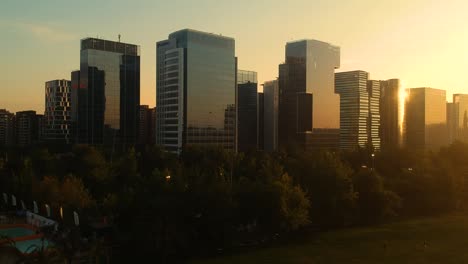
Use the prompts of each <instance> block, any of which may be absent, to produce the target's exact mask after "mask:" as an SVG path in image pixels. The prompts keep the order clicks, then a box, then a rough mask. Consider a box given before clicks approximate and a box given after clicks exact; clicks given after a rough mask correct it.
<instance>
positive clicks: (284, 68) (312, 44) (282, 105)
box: [279, 40, 340, 148]
mask: <svg viewBox="0 0 468 264" xmlns="http://www.w3.org/2000/svg"><path fill="white" fill-rule="evenodd" d="M339 66H340V48H339V47H337V46H333V45H331V44H329V43H325V42H321V41H317V40H300V41H295V42H289V43H287V44H286V61H285V63H284V64H281V65H280V66H279V90H280V92H279V144H280V145H282V146H287V145H298V146H301V147H305V148H335V147H337V145H338V140H339V128H340V98H339V95H338V94H336V93H335V90H334V73H335V69H337V68H338V67H339Z"/></svg>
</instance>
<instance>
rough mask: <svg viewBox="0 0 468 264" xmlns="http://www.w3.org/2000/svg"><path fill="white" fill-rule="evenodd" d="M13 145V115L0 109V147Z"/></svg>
mask: <svg viewBox="0 0 468 264" xmlns="http://www.w3.org/2000/svg"><path fill="white" fill-rule="evenodd" d="M13 145H15V114H13V113H10V112H8V111H7V110H6V109H0V146H13Z"/></svg>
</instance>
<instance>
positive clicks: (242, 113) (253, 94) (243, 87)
mask: <svg viewBox="0 0 468 264" xmlns="http://www.w3.org/2000/svg"><path fill="white" fill-rule="evenodd" d="M257 86H258V81H257V73H256V72H253V71H244V70H238V71H237V150H238V151H241V152H246V151H249V150H256V149H257V147H258V145H257V143H258V142H257V139H258V135H257V131H258V122H257V120H258V105H257V104H258V98H257V95H258V87H257Z"/></svg>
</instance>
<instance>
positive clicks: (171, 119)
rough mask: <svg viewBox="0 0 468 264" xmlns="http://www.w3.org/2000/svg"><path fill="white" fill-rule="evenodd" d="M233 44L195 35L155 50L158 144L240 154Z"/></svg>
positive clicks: (187, 33)
mask: <svg viewBox="0 0 468 264" xmlns="http://www.w3.org/2000/svg"><path fill="white" fill-rule="evenodd" d="M234 49H235V43H234V39H232V38H228V37H224V36H221V35H215V34H210V33H205V32H200V31H195V30H190V29H185V30H181V31H177V32H174V33H172V34H170V35H169V39H168V40H164V41H160V42H158V43H157V44H156V53H157V62H156V65H157V67H156V75H157V87H156V101H157V102H156V103H157V128H156V133H157V136H156V138H157V143H158V144H160V145H163V146H165V148H166V149H167V150H169V151H172V152H179V151H180V150H181V148H182V147H183V146H185V145H218V146H222V147H224V148H225V149H231V150H235V147H236V143H235V139H236V135H235V132H236V108H235V102H236V94H235V93H236V73H237V69H236V61H235V53H234Z"/></svg>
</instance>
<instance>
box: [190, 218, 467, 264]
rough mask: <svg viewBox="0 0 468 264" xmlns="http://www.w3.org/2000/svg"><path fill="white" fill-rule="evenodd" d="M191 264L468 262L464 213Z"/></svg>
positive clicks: (338, 233) (341, 232) (321, 236)
mask: <svg viewBox="0 0 468 264" xmlns="http://www.w3.org/2000/svg"><path fill="white" fill-rule="evenodd" d="M425 241H426V242H425ZM425 244H426V245H425ZM193 263H200V264H201V263H206V264H215V263H312V264H313V263H359V264H365V263H411V264H416V263H424V264H427V263H444V264H448V263H468V215H461V214H460V215H450V216H441V217H433V218H426V219H419V220H411V221H403V222H397V223H392V224H386V225H381V226H377V227H370V228H354V229H343V230H337V231H331V232H327V233H322V234H319V235H315V236H312V237H310V238H306V239H304V240H303V241H302V242H300V243H299V242H297V243H296V242H295V243H292V244H287V245H282V246H277V247H270V248H265V249H258V250H252V251H249V252H247V253H244V254H239V255H232V256H221V257H218V258H214V259H204V260H197V261H195V262H193Z"/></svg>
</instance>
